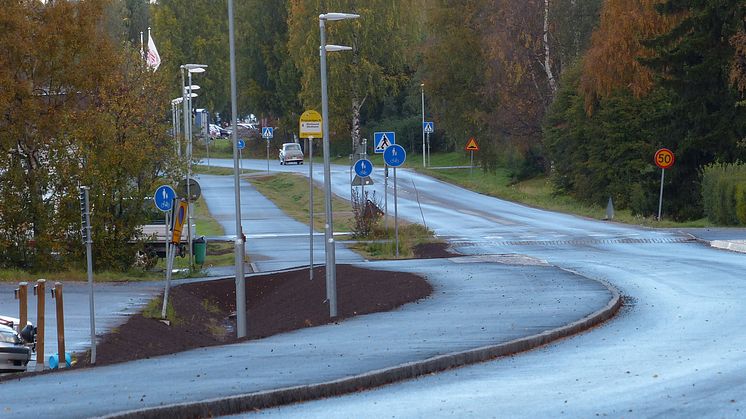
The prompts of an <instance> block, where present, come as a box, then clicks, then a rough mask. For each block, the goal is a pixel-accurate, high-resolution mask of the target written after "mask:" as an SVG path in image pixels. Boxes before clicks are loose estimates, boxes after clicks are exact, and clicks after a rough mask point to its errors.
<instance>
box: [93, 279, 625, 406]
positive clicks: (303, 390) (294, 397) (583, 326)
mask: <svg viewBox="0 0 746 419" xmlns="http://www.w3.org/2000/svg"><path fill="white" fill-rule="evenodd" d="M599 282H601V283H602V284H603V285H604V286H605V287H606V288H608V290H609V291H610V292H611V294H612V298H611V299H610V300H609V302H608V303H607V304H606V306H605V307H604V308H602V309H600V310H598V311H596V312H594V313H592V314H590V315H588V316H586V317H584V318H582V319H580V320H577V321H575V322H572V323H570V324H568V325H565V326H562V327H559V328H556V329H553V330H548V331H545V332H543V333H540V334H537V335H533V336H527V337H524V338H519V339H515V340H512V341H509V342H505V343H501V344H498V345H489V346H484V347H480V348H475V349H469V350H466V351H460V352H454V353H451V354H445V355H440V356H436V357H432V358H428V359H425V360H422V361H414V362H408V363H405V364H402V365H397V366H394V367H390V368H384V369H380V370H376V371H370V372H367V373H363V374H359V375H354V376H351V377H345V378H340V379H337V380H333V381H327V382H324V383H317V384H309V385H302V386H295V387H287V388H280V389H274V390H266V391H260V392H254V393H247V394H240V395H235V396H228V397H219V398H214V399H208V400H203V401H198V402H189V403H177V404H172V405H167V406H157V407H150V408H142V409H136V410H129V411H124V412H119V413H113V414H110V415H106V416H102V417H103V418H107V419H114V418H117V419H119V418H121V419H130V418H161V417H170V418H195V417H214V416H223V415H231V414H236V413H241V412H246V411H251V410H256V409H266V408H270V407H276V406H282V405H286V404H290V403H296V402H301V401H309V400H316V399H321V398H327V397H334V396H340V395H344V394H348V393H352V392H355V391H359V390H363V389H372V388H375V387H378V386H382V385H386V384H391V383H395V382H398V381H403V380H407V379H411V378H416V377H419V376H422V375H425V374H431V373H435V372H441V371H445V370H448V369H451V368H456V367H461V366H465V365H469V364H475V363H479V362H484V361H489V360H492V359H496V358H500V357H504V356H508V355H512V354H516V353H519V352H524V351H528V350H531V349H535V348H538V347H540V346H543V345H546V344H549V343H552V342H555V341H557V340H559V339H563V338H566V337H569V336H572V335H575V334H578V333H581V332H583V331H586V330H588V329H591V328H592V327H594V326H597V325H599V324H601V323H603V322H605V321H607V320H609V319H610V318H612V317H613V316H614V315H615V314H616V313H617V312H618V311H619V309H620V308H621V306H622V298H621V294H620V292H619V290H617V289H616V287H614V286H612V285H611V284H609V283H607V282H605V281H599Z"/></svg>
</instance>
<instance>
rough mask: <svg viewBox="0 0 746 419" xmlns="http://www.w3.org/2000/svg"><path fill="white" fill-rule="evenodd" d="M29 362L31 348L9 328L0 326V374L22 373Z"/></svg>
mask: <svg viewBox="0 0 746 419" xmlns="http://www.w3.org/2000/svg"><path fill="white" fill-rule="evenodd" d="M30 360H31V348H29V347H28V346H26V345H25V344H24V341H23V339H21V336H19V335H18V332H16V331H15V330H14V329H12V328H11V327H9V326H4V325H0V373H3V372H23V371H26V366H27V365H28V362H29V361H30Z"/></svg>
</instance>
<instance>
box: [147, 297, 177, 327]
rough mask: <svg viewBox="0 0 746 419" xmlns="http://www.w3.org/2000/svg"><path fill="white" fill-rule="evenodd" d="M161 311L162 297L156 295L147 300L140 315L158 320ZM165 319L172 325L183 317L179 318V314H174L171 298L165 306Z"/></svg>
mask: <svg viewBox="0 0 746 419" xmlns="http://www.w3.org/2000/svg"><path fill="white" fill-rule="evenodd" d="M162 312H163V297H156V298H153V299H152V300H150V301H148V305H146V306H145V308H144V309H143V310H142V315H143V317H145V318H147V319H157V320H160V319H161V313H162ZM166 320H168V321H170V322H171V324H172V325H178V324H182V323H183V322H184V320H183V319H181V318H179V316H177V315H176V311H175V310H174V306H173V305H172V304H171V300H169V302H168V305H167V306H166Z"/></svg>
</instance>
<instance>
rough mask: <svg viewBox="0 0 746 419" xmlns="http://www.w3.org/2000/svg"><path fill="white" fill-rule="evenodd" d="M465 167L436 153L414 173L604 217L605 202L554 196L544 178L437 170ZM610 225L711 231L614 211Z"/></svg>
mask: <svg viewBox="0 0 746 419" xmlns="http://www.w3.org/2000/svg"><path fill="white" fill-rule="evenodd" d="M462 165H467V166H468V165H469V155H468V154H467V153H465V152H454V153H438V154H433V155H432V161H431V163H430V165H429V166H430V167H428V168H422V167H419V166H417V167H414V169H415V170H416V171H418V172H421V173H425V174H427V175H429V176H432V177H434V178H437V179H440V180H443V181H446V182H449V183H453V184H456V185H459V186H461V187H464V188H466V189H469V190H472V191H475V192H479V193H482V194H485V195H490V196H494V197H497V198H501V199H505V200H508V201H513V202H519V203H522V204H526V205H529V206H532V207H537V208H543V209H547V210H551V211H557V212H564V213H568V214H575V215H580V216H584V217H589V218H594V219H603V218H604V217H605V216H606V204H607V203H606V202H603V203H599V204H598V205H586V204H583V203H580V202H578V201H577V200H575V199H574V198H572V197H571V196H568V195H560V194H556V193H555V192H554V189H553V187H552V184H551V181H550V180H549V179H548V178H547V177H546V176H539V177H536V178H533V179H528V180H525V181H521V182H513V180H512V178H511V177H510V174H509V172H508V170H507V169H504V168H499V169H498V170H497V171H496V172H495V173H487V172H485V171H483V170H482V169H481V168H479V167H475V168H473V170H470V169H468V168H466V169H442V170H441V169H437V167H444V166H462ZM614 221H618V222H622V223H627V224H636V225H644V226H649V227H662V228H670V227H679V228H684V227H711V226H713V224H712V223H710V222H709V221H708V220H707V219H705V218H703V219H699V220H693V221H687V222H676V221H671V220H666V219H663V220H662V221H658V220H656V219H655V218H653V217H641V216H636V215H632V213H631V211H629V210H626V209H625V210H615V214H614Z"/></svg>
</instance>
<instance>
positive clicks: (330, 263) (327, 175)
mask: <svg viewBox="0 0 746 419" xmlns="http://www.w3.org/2000/svg"><path fill="white" fill-rule="evenodd" d="M359 17H360V15H356V14H352V13H324V14H320V15H319V30H320V31H321V45H320V46H319V54H320V55H321V118H322V125H321V126H322V127H323V130H322V132H323V139H324V195H325V197H324V198H325V199H324V203H325V207H326V225H325V226H324V239H325V240H324V250H325V255H326V298H327V300H328V301H329V317H337V266H336V258H335V255H334V227H333V225H332V179H331V170H330V168H329V97H328V94H327V89H326V53H327V51H349V50H351V49H352V48H350V47H346V46H341V45H327V44H326V21H327V20H344V19H357V18H359Z"/></svg>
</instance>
